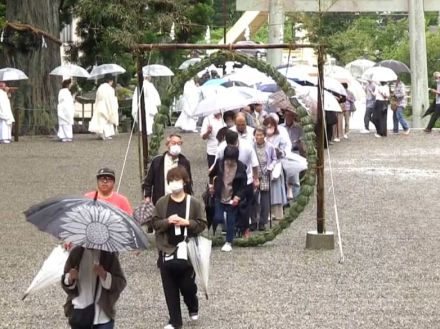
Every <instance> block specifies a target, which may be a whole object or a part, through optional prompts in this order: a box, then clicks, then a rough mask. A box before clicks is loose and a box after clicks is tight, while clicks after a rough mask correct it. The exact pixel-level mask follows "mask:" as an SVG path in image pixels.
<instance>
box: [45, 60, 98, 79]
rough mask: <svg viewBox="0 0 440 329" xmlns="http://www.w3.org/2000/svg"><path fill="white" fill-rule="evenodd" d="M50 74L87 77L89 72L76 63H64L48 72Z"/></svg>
mask: <svg viewBox="0 0 440 329" xmlns="http://www.w3.org/2000/svg"><path fill="white" fill-rule="evenodd" d="M49 74H50V75H59V76H68V77H78V78H89V77H90V73H89V72H87V71H86V70H85V69H84V68H82V67H81V66H79V65H76V64H70V63H69V64H64V65H60V66H57V67H56V68H54V69H53V70H52V71H50V73H49Z"/></svg>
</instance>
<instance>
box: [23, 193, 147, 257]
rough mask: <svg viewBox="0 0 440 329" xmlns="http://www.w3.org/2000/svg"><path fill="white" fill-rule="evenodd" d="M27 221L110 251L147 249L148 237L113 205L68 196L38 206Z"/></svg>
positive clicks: (78, 243)
mask: <svg viewBox="0 0 440 329" xmlns="http://www.w3.org/2000/svg"><path fill="white" fill-rule="evenodd" d="M24 214H25V216H26V219H27V220H28V221H29V222H31V223H32V224H34V225H35V226H37V227H38V228H39V229H40V230H41V231H44V232H47V233H50V234H52V235H53V236H55V237H56V238H58V239H60V240H63V241H66V242H68V243H72V244H73V245H75V246H83V247H85V248H90V249H98V250H104V251H108V252H117V251H129V250H139V249H146V248H147V246H148V240H147V236H146V235H145V233H144V231H143V230H142V228H141V227H140V226H139V224H138V223H137V222H136V221H135V220H134V219H133V218H132V217H131V216H129V215H128V214H127V213H126V212H124V211H123V210H121V209H119V208H117V207H115V206H113V205H112V204H110V203H107V202H104V201H99V200H93V199H88V198H84V197H76V196H65V197H57V198H52V199H49V200H46V201H43V202H41V203H39V204H36V205H34V206H32V207H31V208H29V209H28V210H26V211H25V212H24Z"/></svg>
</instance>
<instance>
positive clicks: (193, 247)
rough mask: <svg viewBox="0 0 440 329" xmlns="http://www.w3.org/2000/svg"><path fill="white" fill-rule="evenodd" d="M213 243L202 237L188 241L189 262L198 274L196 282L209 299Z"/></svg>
mask: <svg viewBox="0 0 440 329" xmlns="http://www.w3.org/2000/svg"><path fill="white" fill-rule="evenodd" d="M211 249H212V241H211V240H209V239H207V238H204V237H202V236H197V237H195V238H190V239H189V241H188V255H189V260H190V262H191V264H192V266H193V268H194V272H196V280H197V281H198V282H199V285H200V286H201V288H202V290H203V291H204V293H205V296H206V299H208V279H209V262H210V258H211Z"/></svg>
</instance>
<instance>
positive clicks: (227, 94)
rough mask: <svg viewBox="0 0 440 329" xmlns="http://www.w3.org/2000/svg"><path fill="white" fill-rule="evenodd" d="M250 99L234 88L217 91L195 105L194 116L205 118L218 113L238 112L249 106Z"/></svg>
mask: <svg viewBox="0 0 440 329" xmlns="http://www.w3.org/2000/svg"><path fill="white" fill-rule="evenodd" d="M250 99H251V98H250V97H246V96H245V95H243V94H242V93H240V92H239V91H237V90H235V89H234V88H224V89H219V90H217V91H216V92H214V93H212V94H210V95H209V96H208V97H207V98H205V99H203V100H202V101H200V102H199V103H198V104H197V106H196V108H195V110H194V115H197V116H207V115H210V114H213V113H218V112H226V111H232V110H238V109H240V108H242V107H245V106H247V105H249V104H251V103H249V100H250Z"/></svg>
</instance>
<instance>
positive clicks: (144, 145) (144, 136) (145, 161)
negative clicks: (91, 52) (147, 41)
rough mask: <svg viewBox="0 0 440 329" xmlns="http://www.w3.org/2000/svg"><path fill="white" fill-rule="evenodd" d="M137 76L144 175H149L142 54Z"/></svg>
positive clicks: (138, 59)
mask: <svg viewBox="0 0 440 329" xmlns="http://www.w3.org/2000/svg"><path fill="white" fill-rule="evenodd" d="M137 74H138V75H137V77H138V99H139V103H140V104H138V112H139V114H140V117H139V118H138V123H140V127H141V129H140V130H142V131H141V137H142V138H141V141H142V162H143V177H145V176H147V173H148V136H147V118H146V115H145V98H144V92H143V87H144V76H143V74H142V61H141V56H140V55H138V57H137Z"/></svg>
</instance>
